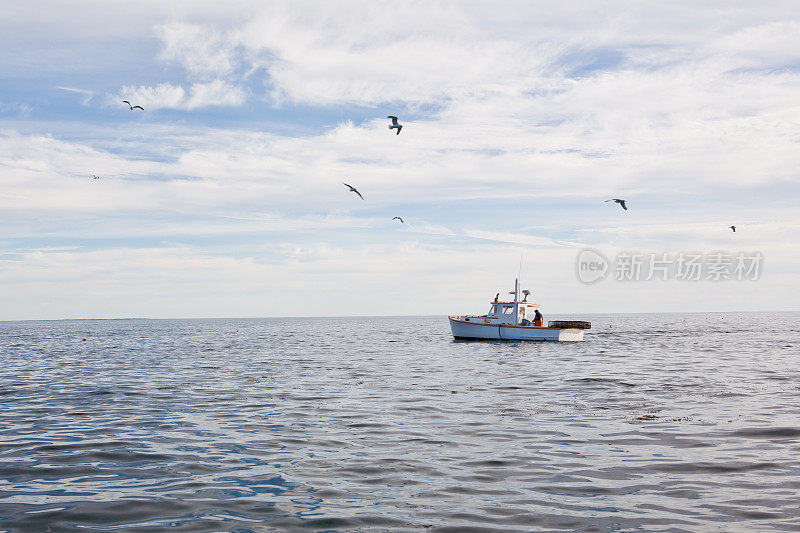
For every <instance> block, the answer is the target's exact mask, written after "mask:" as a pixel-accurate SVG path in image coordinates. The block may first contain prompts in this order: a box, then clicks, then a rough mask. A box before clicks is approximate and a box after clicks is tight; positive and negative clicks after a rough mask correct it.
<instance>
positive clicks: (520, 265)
mask: <svg viewBox="0 0 800 533" xmlns="http://www.w3.org/2000/svg"><path fill="white" fill-rule="evenodd" d="M517 279H519V280H521V279H522V253H521V252H520V254H519V275H518V276H517Z"/></svg>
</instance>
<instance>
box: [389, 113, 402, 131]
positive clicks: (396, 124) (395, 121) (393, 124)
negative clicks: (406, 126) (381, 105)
mask: <svg viewBox="0 0 800 533" xmlns="http://www.w3.org/2000/svg"><path fill="white" fill-rule="evenodd" d="M386 118H390V119H392V125H391V126H389V129H390V130H393V129H397V135H400V130H402V129H403V125H402V124H398V123H397V117H395V116H393V115H389V116H388V117H386Z"/></svg>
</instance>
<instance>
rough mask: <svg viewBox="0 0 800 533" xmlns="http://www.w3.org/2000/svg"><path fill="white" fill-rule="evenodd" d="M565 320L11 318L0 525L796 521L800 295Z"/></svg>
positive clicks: (0, 441)
mask: <svg viewBox="0 0 800 533" xmlns="http://www.w3.org/2000/svg"><path fill="white" fill-rule="evenodd" d="M546 318H547V319H550V318H555V317H546ZM575 318H588V319H590V320H592V323H593V329H592V330H591V331H589V332H588V333H587V335H586V340H585V342H583V343H574V344H555V343H534V342H508V343H501V342H469V341H466V342H464V341H461V342H456V341H454V340H453V339H452V338H451V336H450V331H449V326H448V324H447V320H446V318H443V317H423V318H332V319H252V320H232V319H231V320H118V321H117V320H108V321H63V322H5V323H0V365H1V366H0V531H26V532H27V531H42V532H44V531H50V532H58V531H161V530H166V529H169V530H170V531H192V532H196V531H271V530H287V529H289V530H303V529H306V530H314V531H358V530H364V531H366V530H381V531H383V530H392V531H419V530H420V529H426V530H430V531H469V530H471V529H472V530H475V531H488V530H498V531H499V530H502V531H539V530H544V531H573V530H578V531H632V530H646V531H692V532H695V531H800V497H799V494H800V492H799V491H800V350H798V348H799V347H800V314H798V313H786V314H772V315H757V314H735V313H730V314H689V315H630V316H612V315H606V316H594V317H575ZM84 338H85V339H86V340H85V341H83V340H82V339H84Z"/></svg>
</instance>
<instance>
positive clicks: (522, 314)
mask: <svg viewBox="0 0 800 533" xmlns="http://www.w3.org/2000/svg"><path fill="white" fill-rule="evenodd" d="M509 294H513V295H514V301H513V302H501V301H499V296H500V295H499V294H498V295H497V296H495V299H494V301H492V302H490V305H491V307H490V308H489V312H488V313H486V314H485V315H461V316H451V317H448V318H449V319H450V329H451V331H452V332H453V337H455V338H456V339H495V340H508V341H582V340H583V331H584V330H586V329H590V328H591V327H592V326H591V324H590V323H589V322H583V321H577V320H575V321H566V320H554V321H551V322H549V323H548V325H547V326H544V325H542V324H541V323H539V324H536V323H535V322H534V320H533V317H534V314H535V309H536V307H538V306H537V305H536V304H534V303H529V302H528V296H529V295H530V291H522V294H523V296H524V298H523V299H522V300H521V301H520V299H519V297H520V291H519V279H517V280H515V281H514V291H513V292H510V293H509Z"/></svg>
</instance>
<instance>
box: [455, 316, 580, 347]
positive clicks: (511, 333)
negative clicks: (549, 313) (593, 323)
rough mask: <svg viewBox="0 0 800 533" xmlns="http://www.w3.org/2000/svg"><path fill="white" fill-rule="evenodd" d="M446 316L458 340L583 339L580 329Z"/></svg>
mask: <svg viewBox="0 0 800 533" xmlns="http://www.w3.org/2000/svg"><path fill="white" fill-rule="evenodd" d="M448 318H449V319H450V330H451V331H452V332H453V337H455V338H456V339H458V340H503V341H553V342H576V341H582V340H583V330H582V329H572V328H569V329H562V328H546V327H537V326H510V325H498V324H491V323H489V324H486V323H480V322H470V321H465V320H462V319H459V318H457V317H452V316H451V317H448Z"/></svg>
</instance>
